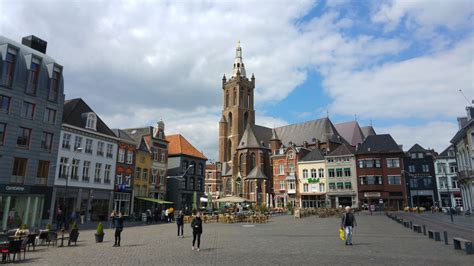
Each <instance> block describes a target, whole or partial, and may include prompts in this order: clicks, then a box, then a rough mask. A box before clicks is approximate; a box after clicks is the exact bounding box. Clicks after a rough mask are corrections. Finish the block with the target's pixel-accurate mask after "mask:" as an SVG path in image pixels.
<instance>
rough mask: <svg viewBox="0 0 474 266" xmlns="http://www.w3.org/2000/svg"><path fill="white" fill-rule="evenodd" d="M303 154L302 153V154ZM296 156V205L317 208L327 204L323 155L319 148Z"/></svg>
mask: <svg viewBox="0 0 474 266" xmlns="http://www.w3.org/2000/svg"><path fill="white" fill-rule="evenodd" d="M303 154H304V155H303ZM303 154H302V155H303V156H301V157H300V158H298V161H297V162H298V171H299V175H298V178H297V180H298V186H297V188H298V191H297V192H298V193H297V195H298V201H299V203H298V205H297V206H298V207H303V208H319V207H326V206H327V205H328V204H327V199H328V198H327V174H326V162H325V160H324V155H323V153H322V152H321V151H320V150H319V149H313V150H312V151H310V152H309V151H304V152H303Z"/></svg>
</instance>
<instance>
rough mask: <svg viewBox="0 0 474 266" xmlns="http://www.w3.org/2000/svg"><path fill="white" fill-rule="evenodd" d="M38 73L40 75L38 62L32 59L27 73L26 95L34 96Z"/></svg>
mask: <svg viewBox="0 0 474 266" xmlns="http://www.w3.org/2000/svg"><path fill="white" fill-rule="evenodd" d="M39 73H40V61H39V60H38V59H37V58H33V59H32V62H31V65H30V71H29V73H28V81H27V84H26V91H25V92H26V93H27V94H36V88H37V86H38V80H39Z"/></svg>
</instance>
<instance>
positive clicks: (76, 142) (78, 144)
mask: <svg viewBox="0 0 474 266" xmlns="http://www.w3.org/2000/svg"><path fill="white" fill-rule="evenodd" d="M81 146H82V137H79V136H76V137H75V138H74V150H75V151H79V152H80V151H81V150H78V148H80V147H81Z"/></svg>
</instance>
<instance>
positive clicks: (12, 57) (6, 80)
mask: <svg viewBox="0 0 474 266" xmlns="http://www.w3.org/2000/svg"><path fill="white" fill-rule="evenodd" d="M16 54H17V52H16V50H14V49H11V48H8V51H7V54H6V57H5V61H3V67H2V76H1V78H2V80H3V84H4V85H6V86H8V87H11V86H12V84H13V75H14V73H15V66H16Z"/></svg>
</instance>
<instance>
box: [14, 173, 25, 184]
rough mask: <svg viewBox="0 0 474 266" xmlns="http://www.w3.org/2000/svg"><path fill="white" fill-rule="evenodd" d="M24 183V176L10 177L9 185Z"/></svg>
mask: <svg viewBox="0 0 474 266" xmlns="http://www.w3.org/2000/svg"><path fill="white" fill-rule="evenodd" d="M24 182H25V177H24V176H18V175H12V176H11V177H10V183H13V184H23V183H24Z"/></svg>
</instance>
